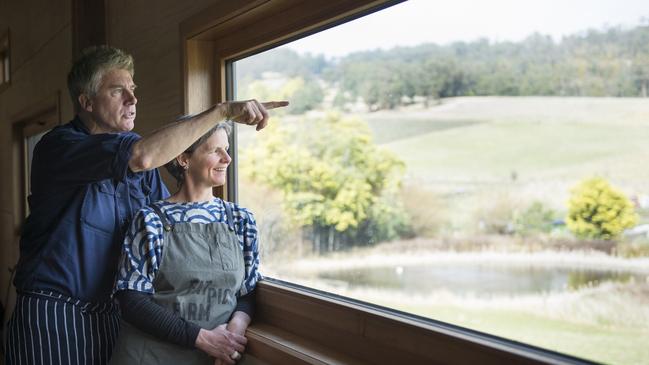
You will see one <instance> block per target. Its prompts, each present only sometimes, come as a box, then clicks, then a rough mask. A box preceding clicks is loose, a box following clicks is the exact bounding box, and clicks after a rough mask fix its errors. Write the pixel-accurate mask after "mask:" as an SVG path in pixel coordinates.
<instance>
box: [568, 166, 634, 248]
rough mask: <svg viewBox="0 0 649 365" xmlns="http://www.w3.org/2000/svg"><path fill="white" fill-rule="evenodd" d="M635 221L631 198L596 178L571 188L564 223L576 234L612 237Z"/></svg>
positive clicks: (578, 235) (631, 225)
mask: <svg viewBox="0 0 649 365" xmlns="http://www.w3.org/2000/svg"><path fill="white" fill-rule="evenodd" d="M637 220H638V217H637V215H636V213H635V211H634V208H633V204H632V203H631V201H630V200H629V199H628V198H627V197H626V196H625V195H624V194H623V193H622V192H620V191H618V190H616V189H614V188H613V187H612V186H611V185H610V184H609V183H608V182H607V181H606V180H604V179H602V178H600V177H594V178H591V179H587V180H584V181H582V182H581V183H580V184H579V185H577V186H576V187H575V188H574V189H573V190H572V195H571V198H570V201H569V202H568V217H567V218H566V225H567V226H568V229H570V230H571V231H572V232H573V233H574V234H575V235H576V236H577V237H580V238H591V239H593V238H594V239H604V240H611V239H615V238H617V237H618V236H619V235H620V234H621V233H622V232H623V231H624V230H625V229H627V228H630V227H633V226H634V225H635V224H636V222H637Z"/></svg>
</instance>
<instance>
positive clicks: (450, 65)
mask: <svg viewBox="0 0 649 365" xmlns="http://www.w3.org/2000/svg"><path fill="white" fill-rule="evenodd" d="M237 68H238V74H239V75H243V76H242V79H241V80H240V81H241V82H243V84H244V85H245V84H246V82H250V81H252V80H255V79H258V78H259V77H261V75H262V73H263V72H267V71H272V72H277V73H281V74H283V75H284V76H286V77H291V78H295V77H297V78H300V79H302V80H304V83H303V85H308V87H305V88H304V91H303V92H304V93H305V95H299V94H300V92H299V90H298V92H297V93H296V94H295V95H293V97H294V98H297V100H298V101H301V100H300V99H301V98H302V99H306V100H303V101H301V102H303V103H304V104H305V105H316V104H318V103H319V101H321V99H322V97H323V92H322V91H320V90H317V89H318V88H320V87H321V86H320V85H323V84H326V85H330V86H331V87H333V88H334V89H335V90H338V92H337V95H336V97H335V99H334V103H336V104H338V105H344V103H346V102H349V101H355V100H358V99H359V98H362V100H363V101H364V102H365V103H366V104H367V105H369V106H370V107H371V108H372V109H390V108H394V107H396V106H398V105H401V104H408V103H411V102H412V101H413V100H415V98H416V97H419V98H420V99H423V100H424V101H425V102H430V101H432V100H435V99H439V98H444V97H452V96H474V95H507V96H526V95H543V96H611V97H646V96H647V88H648V87H649V26H647V25H643V26H638V27H635V28H632V29H623V28H620V27H617V28H609V29H605V30H588V31H584V32H581V33H578V34H574V35H570V36H566V37H564V38H562V39H561V40H560V41H558V42H556V41H554V40H553V39H552V38H551V37H550V36H546V35H541V34H532V35H530V36H528V37H527V38H526V39H524V40H522V41H520V42H490V41H488V40H486V39H482V40H477V41H473V42H455V43H452V44H448V45H436V44H432V43H428V44H421V45H418V46H414V47H396V48H392V49H389V50H374V51H363V52H356V53H352V54H349V55H347V56H345V57H342V58H337V59H327V58H325V57H324V56H323V55H311V54H306V55H300V54H298V53H297V52H295V51H292V50H290V49H287V48H278V49H274V50H271V51H268V52H265V53H262V54H259V55H257V56H256V57H250V58H248V59H246V60H244V61H242V62H238V63H237ZM316 80H318V81H320V82H313V81H316ZM306 93H308V95H307V94H306ZM318 99H320V100H318Z"/></svg>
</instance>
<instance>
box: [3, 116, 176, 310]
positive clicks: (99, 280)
mask: <svg viewBox="0 0 649 365" xmlns="http://www.w3.org/2000/svg"><path fill="white" fill-rule="evenodd" d="M139 139H140V137H139V136H138V135H137V134H135V133H132V132H125V133H104V134H94V135H93V134H90V133H89V131H88V129H87V128H86V127H85V125H83V123H82V122H81V121H80V120H79V119H78V118H75V119H74V120H72V121H71V122H70V123H67V124H65V125H62V126H58V127H56V128H54V129H53V130H51V131H50V132H48V133H47V134H46V135H44V136H43V138H42V139H41V140H40V141H39V143H38V144H37V145H36V148H35V150H34V157H33V161H32V173H31V179H32V181H31V186H32V193H31V195H30V197H29V207H30V211H31V213H30V215H29V217H28V218H27V220H26V222H25V225H24V227H23V232H22V235H21V240H20V259H19V261H18V267H17V271H16V278H15V280H14V284H15V285H16V288H17V289H18V290H19V291H31V290H50V291H53V292H56V293H60V294H63V295H65V296H68V297H72V298H77V299H81V300H84V301H90V302H103V301H107V300H109V299H110V295H111V291H112V287H113V283H114V280H115V273H116V268H117V261H118V259H119V256H120V252H121V244H122V240H123V235H124V232H125V229H126V227H127V223H128V221H129V220H130V219H131V217H132V216H133V215H134V214H135V212H137V211H138V210H139V209H140V208H141V207H143V206H145V205H148V204H149V203H150V202H152V201H157V200H160V199H164V198H166V197H167V196H169V192H168V191H167V188H166V187H165V186H164V183H163V182H162V179H161V178H160V174H159V173H158V171H157V170H151V171H145V172H138V173H134V172H132V171H130V169H129V168H128V161H129V159H130V157H131V151H132V147H133V144H134V143H135V142H136V141H137V140H139Z"/></svg>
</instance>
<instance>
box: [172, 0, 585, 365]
mask: <svg viewBox="0 0 649 365" xmlns="http://www.w3.org/2000/svg"><path fill="white" fill-rule="evenodd" d="M402 1H403V0H379V1H376V0H238V1H227V0H216V1H214V3H213V4H212V5H211V6H210V7H209V8H207V9H205V10H203V11H201V12H200V13H199V14H196V15H195V16H193V17H190V18H189V19H187V20H185V21H184V22H182V23H181V24H180V42H181V44H180V47H181V49H182V52H181V57H182V78H183V86H184V91H183V106H184V112H185V113H196V112H200V111H202V110H204V109H205V108H207V107H209V106H211V105H214V104H215V103H218V102H222V101H225V100H230V99H231V98H232V92H231V90H232V87H233V85H227V84H226V83H227V82H228V80H231V79H232V78H231V77H230V78H228V77H227V76H228V73H232V67H229V65H230V64H231V62H232V61H236V60H238V59H241V58H244V57H246V56H249V55H251V54H254V53H258V52H261V51H263V50H266V49H269V48H272V47H274V46H277V45H280V44H283V43H288V42H290V41H292V40H295V39H298V38H302V37H304V36H306V35H309V34H313V33H315V32H317V31H321V30H323V29H327V28H330V27H333V26H336V25H338V24H341V23H344V22H346V21H349V20H353V19H356V18H358V17H361V16H363V15H366V14H369V13H372V12H374V11H377V10H380V9H383V8H386V7H389V6H391V5H394V4H396V3H399V2H402ZM235 131H236V128H235ZM231 143H232V146H233V151H234V153H236V135H235V137H234V140H233V141H231ZM236 158H237V156H236V155H234V156H233V159H234V160H235V161H236ZM233 165H234V164H233ZM228 175H229V176H230V177H231V176H234V179H236V171H235V170H234V169H232V168H231V170H230V171H229V174H228ZM228 185H230V188H229V189H228V188H226V189H225V190H219V191H217V193H218V194H219V195H220V196H222V197H224V198H227V191H228V190H229V191H230V194H232V193H233V190H234V189H233V187H234V186H236V181H234V180H229V181H228ZM230 200H232V199H230ZM256 293H257V294H256V295H257V312H256V314H255V318H254V321H253V324H252V325H251V326H250V327H249V329H248V332H247V336H248V339H249V342H248V346H247V350H246V353H247V356H251V357H254V358H255V359H256V360H257V361H258V363H261V364H405V363H408V364H473V363H479V364H512V363H515V364H590V363H591V362H589V361H587V360H582V359H578V358H575V357H572V356H569V355H564V354H560V353H556V352H553V351H548V350H545V349H541V348H537V347H534V346H531V345H527V344H522V343H517V342H514V341H510V340H506V339H502V338H499V337H496V336H492V335H488V334H484V333H480V332H477V331H473V330H469V329H464V328H461V327H458V326H454V325H450V324H446V323H442V322H439V321H435V320H431V319H427V318H422V317H418V316H415V315H411V314H408V313H402V312H399V311H396V310H392V309H389V308H383V307H380V306H376V305H372V304H367V303H363V302H360V301H356V300H353V299H349V298H343V297H340V296H337V295H335V294H331V293H325V292H320V291H317V290H314V289H310V288H305V287H301V286H299V285H295V284H290V283H285V282H281V281H278V280H274V279H266V280H263V281H261V282H260V283H259V284H258V285H257V290H256Z"/></svg>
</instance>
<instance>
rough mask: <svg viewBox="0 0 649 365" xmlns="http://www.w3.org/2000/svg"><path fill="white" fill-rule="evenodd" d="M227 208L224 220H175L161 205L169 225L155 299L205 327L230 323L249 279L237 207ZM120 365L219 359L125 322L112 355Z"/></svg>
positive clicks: (209, 362)
mask: <svg viewBox="0 0 649 365" xmlns="http://www.w3.org/2000/svg"><path fill="white" fill-rule="evenodd" d="M223 205H224V206H225V210H226V214H227V219H228V225H225V224H223V223H211V224H210V223H208V224H205V223H175V224H173V225H172V224H169V221H168V220H167V217H166V216H165V214H164V213H162V211H161V210H160V208H158V207H157V206H156V205H154V204H152V205H151V207H152V208H153V209H154V210H155V211H156V213H157V214H158V216H159V217H160V220H161V221H162V224H163V227H164V234H163V237H164V241H163V242H164V246H163V249H162V258H161V264H160V268H159V270H158V272H157V274H156V277H155V279H154V280H153V288H154V289H155V294H153V300H154V301H155V302H156V303H158V304H160V305H161V306H163V307H166V308H169V309H171V310H173V311H174V312H176V313H178V314H179V315H180V316H181V317H182V318H184V319H185V320H188V321H190V322H193V323H196V324H197V325H199V326H201V327H202V328H205V329H212V328H215V327H216V326H218V325H220V324H223V323H226V322H227V321H228V320H229V319H230V316H231V315H232V312H233V311H234V309H235V307H236V305H237V297H236V294H237V292H238V291H239V289H240V288H241V284H242V283H243V279H244V275H245V272H244V261H243V251H242V249H241V246H240V245H239V239H238V238H237V235H236V234H235V233H234V226H233V219H232V210H231V208H230V207H229V206H228V205H227V204H223ZM111 363H112V364H118V365H130V364H134V365H135V364H137V365H147V364H169V365H179V364H183V365H185V364H187V365H190V364H197V365H198V364H205V365H212V364H213V363H214V359H213V358H210V357H209V356H208V355H207V354H205V353H204V352H202V351H200V350H198V349H187V348H184V347H181V346H178V345H175V344H172V343H169V342H166V341H163V340H160V339H158V338H156V337H153V336H151V335H149V334H147V333H144V332H142V331H140V330H139V329H137V328H135V327H133V326H132V325H130V324H128V323H126V322H124V321H121V330H120V334H119V338H118V340H117V345H116V346H115V350H114V352H113V356H112V359H111Z"/></svg>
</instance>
